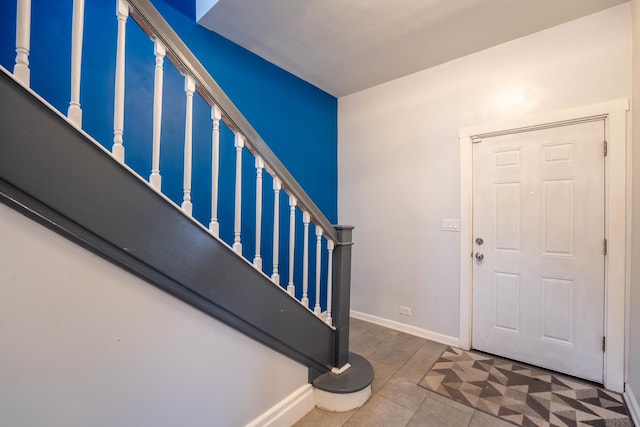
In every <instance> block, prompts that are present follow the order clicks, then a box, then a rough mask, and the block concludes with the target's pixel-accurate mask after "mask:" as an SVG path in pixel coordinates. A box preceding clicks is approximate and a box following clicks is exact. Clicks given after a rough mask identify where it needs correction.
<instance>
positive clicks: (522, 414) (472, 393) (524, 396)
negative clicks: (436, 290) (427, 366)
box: [420, 347, 633, 427]
mask: <svg viewBox="0 0 640 427" xmlns="http://www.w3.org/2000/svg"><path fill="white" fill-rule="evenodd" d="M420 386H422V387H424V388H426V389H429V390H432V391H434V392H436V393H438V394H441V395H443V396H446V397H448V398H450V399H453V400H455V401H458V402H460V403H463V404H465V405H468V406H471V407H473V408H475V409H478V410H480V411H483V412H486V413H488V414H491V415H494V416H496V417H500V418H502V419H504V420H506V421H509V422H511V423H513V424H516V425H520V426H524V427H530V426H531V427H533V426H563V427H565V426H567V427H569V426H571V427H577V426H603V427H608V426H615V427H618V426H624V427H632V426H633V423H632V422H631V420H630V418H629V414H628V412H627V408H626V406H625V404H624V401H623V400H622V396H620V395H619V394H618V393H614V392H611V391H608V390H605V389H602V388H599V387H595V386H593V385H591V384H586V383H583V382H580V381H579V380H576V379H569V378H566V377H563V376H561V375H558V374H554V373H550V372H547V371H544V370H542V369H538V368H532V367H531V366H527V365H522V364H518V363H515V362H513V361H510V360H504V359H500V358H497V357H494V356H490V355H486V354H482V353H477V352H473V351H464V350H461V349H458V348H453V347H448V348H447V349H446V350H445V351H444V353H442V356H440V358H439V359H438V360H437V361H436V363H435V364H434V365H433V366H432V367H431V370H430V371H429V372H428V373H427V375H425V377H424V378H423V379H422V381H421V382H420Z"/></svg>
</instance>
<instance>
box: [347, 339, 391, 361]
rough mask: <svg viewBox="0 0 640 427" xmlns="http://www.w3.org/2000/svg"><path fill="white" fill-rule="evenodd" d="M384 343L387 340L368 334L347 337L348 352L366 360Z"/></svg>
mask: <svg viewBox="0 0 640 427" xmlns="http://www.w3.org/2000/svg"><path fill="white" fill-rule="evenodd" d="M386 342H387V340H385V339H383V338H380V337H377V336H375V335H372V334H368V333H364V334H359V335H355V336H353V335H351V336H350V337H349V351H352V352H354V353H357V354H359V355H360V356H362V357H365V358H368V357H369V356H371V355H372V354H373V353H375V352H376V351H377V350H378V349H379V348H380V347H382V346H383V345H384V344H385V343H386Z"/></svg>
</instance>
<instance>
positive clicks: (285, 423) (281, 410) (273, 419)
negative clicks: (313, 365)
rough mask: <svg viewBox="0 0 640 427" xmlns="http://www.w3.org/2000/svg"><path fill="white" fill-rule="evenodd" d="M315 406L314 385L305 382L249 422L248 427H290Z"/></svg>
mask: <svg viewBox="0 0 640 427" xmlns="http://www.w3.org/2000/svg"><path fill="white" fill-rule="evenodd" d="M315 406H316V403H315V398H314V394H313V386H312V385H311V384H305V385H303V386H302V387H300V388H299V389H297V390H296V391H294V392H293V393H291V394H290V395H289V396H287V397H285V398H284V399H282V400H281V401H280V402H278V403H277V404H276V405H274V406H272V407H271V408H270V409H268V410H267V411H266V412H264V413H263V414H262V415H260V416H259V417H258V418H256V419H254V420H253V421H251V422H250V423H248V424H247V425H246V427H267V426H268V427H289V426H291V425H293V424H294V423H296V422H297V421H298V420H300V419H301V418H302V417H304V416H305V415H306V414H308V413H309V412H310V411H311V410H312V409H313V408H314V407H315Z"/></svg>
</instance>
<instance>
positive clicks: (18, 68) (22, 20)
mask: <svg viewBox="0 0 640 427" xmlns="http://www.w3.org/2000/svg"><path fill="white" fill-rule="evenodd" d="M17 6H18V9H17V11H16V61H15V62H16V63H15V65H14V66H13V75H14V76H15V77H16V79H17V80H18V81H19V82H20V83H22V84H23V85H24V86H26V87H29V85H30V82H31V71H30V70H29V49H30V48H31V0H18V5H17Z"/></svg>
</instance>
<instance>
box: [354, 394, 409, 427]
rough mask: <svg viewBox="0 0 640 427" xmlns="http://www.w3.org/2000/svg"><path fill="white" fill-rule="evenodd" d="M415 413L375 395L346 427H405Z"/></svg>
mask: <svg viewBox="0 0 640 427" xmlns="http://www.w3.org/2000/svg"><path fill="white" fill-rule="evenodd" d="M412 416H413V411H411V410H409V409H407V408H404V407H402V406H400V405H398V404H396V403H394V402H392V401H390V400H388V399H385V398H384V397H381V396H378V395H375V396H373V397H371V399H369V401H368V402H367V403H366V404H365V405H364V406H363V407H362V408H360V409H359V410H358V411H357V412H356V414H355V415H354V416H353V417H351V419H350V420H349V421H348V422H347V423H346V424H345V427H404V426H406V425H407V423H408V422H409V420H410V419H411V417H412Z"/></svg>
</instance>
